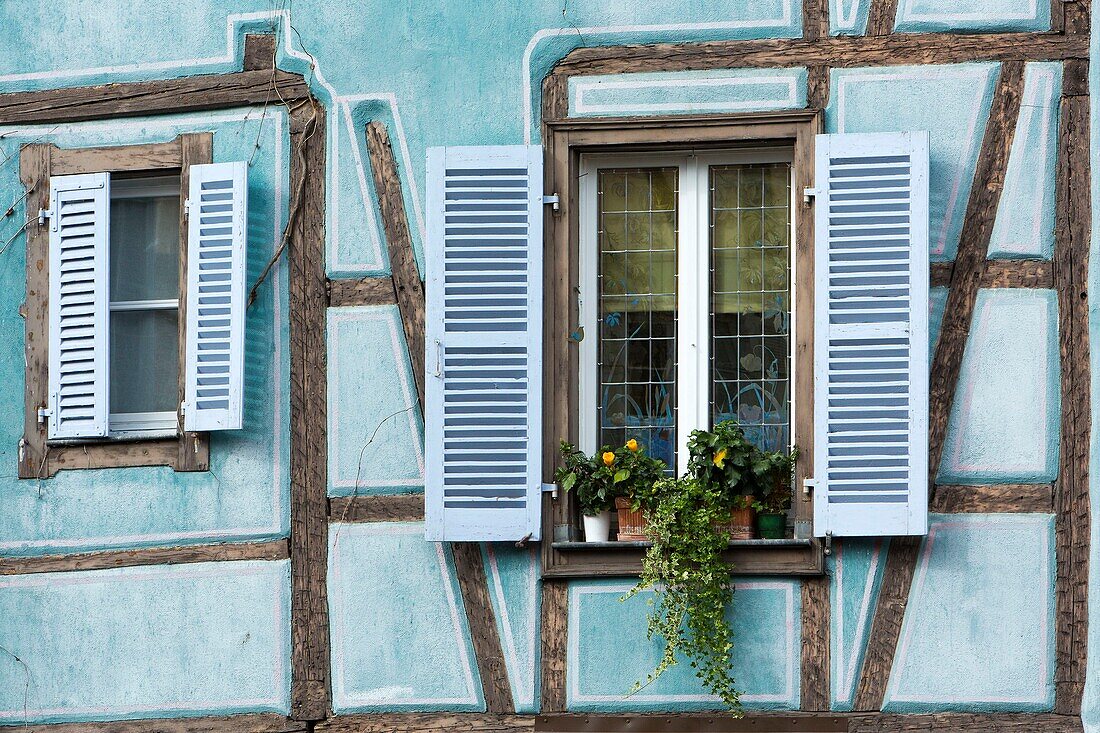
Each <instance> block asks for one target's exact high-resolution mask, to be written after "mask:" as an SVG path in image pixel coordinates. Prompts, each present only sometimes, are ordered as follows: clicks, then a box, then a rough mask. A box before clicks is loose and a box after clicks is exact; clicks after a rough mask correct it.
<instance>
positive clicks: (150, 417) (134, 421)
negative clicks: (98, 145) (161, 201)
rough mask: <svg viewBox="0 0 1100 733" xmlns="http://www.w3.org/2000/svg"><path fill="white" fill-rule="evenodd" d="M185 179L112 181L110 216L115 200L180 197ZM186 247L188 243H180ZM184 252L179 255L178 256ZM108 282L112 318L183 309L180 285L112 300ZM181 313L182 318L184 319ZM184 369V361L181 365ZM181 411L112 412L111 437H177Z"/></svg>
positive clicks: (108, 203) (108, 207) (176, 176)
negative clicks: (163, 293) (171, 293)
mask: <svg viewBox="0 0 1100 733" xmlns="http://www.w3.org/2000/svg"><path fill="white" fill-rule="evenodd" d="M182 186H183V182H182V179H181V177H180V176H179V175H169V176H155V177H150V178H119V179H115V180H113V181H112V186H111V195H110V198H108V200H107V212H108V216H110V211H111V208H110V207H111V204H112V202H114V201H118V200H122V199H130V198H149V197H161V198H168V197H174V198H175V199H176V200H177V201H178V200H180V192H181V190H182ZM179 246H180V247H181V248H182V247H184V246H186V244H185V243H184V242H183V241H182V238H181V241H180V243H179ZM107 247H108V257H110V247H111V243H110V242H108V243H107ZM179 256H181V255H179V254H178V255H177V259H178V258H179ZM109 288H110V284H109V283H108V302H107V310H108V318H109V317H110V313H115V312H120V311H135V310H137V311H149V310H154V309H172V308H175V309H176V311H177V313H178V311H179V305H180V299H179V287H178V286H177V288H176V296H177V297H176V298H174V299H172V298H167V299H160V300H112V299H111V298H110V292H109ZM183 317H184V316H183V314H182V313H178V318H181V319H182V318H183ZM107 362H108V364H110V363H111V352H110V345H109V344H108V347H107ZM179 369H181V370H182V369H183V364H182V363H181V364H180V365H179ZM179 430H180V428H179V413H178V412H176V411H175V410H171V411H163V412H108V414H107V437H108V438H109V439H113V440H137V439H155V438H174V437H176V436H177V435H179Z"/></svg>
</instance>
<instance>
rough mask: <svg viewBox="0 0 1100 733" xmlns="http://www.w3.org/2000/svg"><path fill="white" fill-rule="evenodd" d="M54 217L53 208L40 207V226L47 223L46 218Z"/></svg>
mask: <svg viewBox="0 0 1100 733" xmlns="http://www.w3.org/2000/svg"><path fill="white" fill-rule="evenodd" d="M52 218H53V209H39V210H38V226H42V225H43V224H45V223H46V219H52Z"/></svg>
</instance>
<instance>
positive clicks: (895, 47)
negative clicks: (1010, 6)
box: [554, 33, 1088, 76]
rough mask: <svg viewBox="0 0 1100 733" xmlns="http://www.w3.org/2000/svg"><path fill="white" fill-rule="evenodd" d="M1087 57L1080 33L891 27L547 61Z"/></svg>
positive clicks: (667, 66) (625, 49) (574, 66)
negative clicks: (885, 31) (874, 32)
mask: <svg viewBox="0 0 1100 733" xmlns="http://www.w3.org/2000/svg"><path fill="white" fill-rule="evenodd" d="M1085 58H1088V37H1087V36H1076V35H1069V36H1063V35H1060V34H1056V33H996V34H994V33H982V34H959V33H891V34H889V35H884V36H836V37H826V38H820V39H817V40H805V39H801V38H790V39H768V40H757V41H705V42H701V43H658V44H653V45H647V46H641V45H636V46H590V47H583V48H578V49H575V50H573V51H571V52H570V53H569V54H568V55H567V56H566V57H565V58H564V59H563V60H562V61H561V62H559V63H558V65H557V67H556V68H555V71H554V73H555V74H564V75H569V76H577V75H589V74H615V73H629V72H639V71H684V70H691V69H712V68H718V67H746V66H747V67H792V66H807V65H814V64H825V65H828V66H832V67H852V66H902V65H910V64H946V63H958V62H962V61H1062V60H1065V59H1085Z"/></svg>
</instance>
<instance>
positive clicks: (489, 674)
mask: <svg viewBox="0 0 1100 733" xmlns="http://www.w3.org/2000/svg"><path fill="white" fill-rule="evenodd" d="M451 552H452V554H453V555H454V560H455V573H456V574H457V575H458V585H459V588H460V589H461V591H462V605H463V606H464V607H465V608H466V620H467V622H468V623H469V625H470V639H471V641H473V644H474V655H475V656H476V657H477V669H478V673H479V674H480V675H481V689H482V691H483V692H484V694H485V707H486V709H487V711H488V712H490V713H504V714H508V713H514V712H516V706H515V702H514V701H513V699H512V686H511V683H510V682H509V681H508V669H507V667H506V665H505V663H504V651H503V648H502V647H501V644H500V634H499V633H498V632H497V624H496V614H495V613H494V612H493V604H492V601H491V600H490V599H489V580H488V578H487V577H486V576H485V565H484V563H483V562H482V559H481V545H480V544H479V543H477V542H452V543H451Z"/></svg>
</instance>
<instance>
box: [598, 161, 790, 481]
mask: <svg viewBox="0 0 1100 733" xmlns="http://www.w3.org/2000/svg"><path fill="white" fill-rule="evenodd" d="M791 161H792V155H791V151H790V150H789V149H750V150H740V151H728V152H717V153H707V154H690V153H662V152H654V153H648V154H641V155H638V154H633V155H629V156H607V155H598V156H585V157H584V158H583V160H582V173H581V215H580V217H581V219H580V302H581V322H582V324H583V325H584V328H585V333H586V334H590V336H589V337H588V338H584V339H582V340H581V342H580V362H581V366H580V370H581V373H580V410H581V412H580V434H581V444H582V445H583V446H584V448H585V449H586V450H588V451H592V450H595V449H596V448H598V447H599V446H602V445H619V444H621V443H623V442H625V440H626V439H627V438H631V437H633V438H638V439H639V440H640V442H642V443H643V444H644V445H645V446H646V448H647V449H648V451H649V452H650V454H651V455H654V456H657V457H660V458H661V459H663V460H664V461H665V462H666V463H667V464H668V465H669V466H670V470H673V469H674V470H675V471H676V473H683V472H684V470H685V469H686V468H687V465H686V462H687V441H688V435H689V434H690V433H691V431H692V430H694V429H697V428H703V429H709V428H711V427H712V426H713V425H714V424H715V423H717V422H721V421H723V420H727V419H731V418H732V419H736V420H738V422H739V423H741V424H742V425H743V426H745V427H746V432H747V434H748V435H749V437H750V439H751V440H753V441H754V442H756V443H757V444H758V445H760V446H761V447H762V448H766V449H769V450H782V449H785V448H787V447H789V446H790V443H791V425H790V422H791V421H790V404H791V384H792V382H791V353H790V352H791V315H792V309H791V304H792V301H791V289H790V271H791V268H790V263H791V256H790V252H791V241H792V225H793V221H792V216H791V210H792V208H791Z"/></svg>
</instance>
